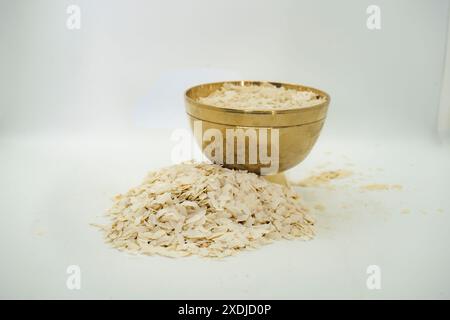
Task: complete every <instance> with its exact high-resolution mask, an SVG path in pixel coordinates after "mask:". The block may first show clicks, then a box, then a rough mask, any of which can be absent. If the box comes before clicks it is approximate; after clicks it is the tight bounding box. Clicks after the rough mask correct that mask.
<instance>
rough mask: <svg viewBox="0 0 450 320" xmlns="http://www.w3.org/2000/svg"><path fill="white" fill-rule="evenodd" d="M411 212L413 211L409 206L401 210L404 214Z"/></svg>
mask: <svg viewBox="0 0 450 320" xmlns="http://www.w3.org/2000/svg"><path fill="white" fill-rule="evenodd" d="M410 212H411V210H410V209H408V208H405V209H402V211H401V213H403V214H408V213H410Z"/></svg>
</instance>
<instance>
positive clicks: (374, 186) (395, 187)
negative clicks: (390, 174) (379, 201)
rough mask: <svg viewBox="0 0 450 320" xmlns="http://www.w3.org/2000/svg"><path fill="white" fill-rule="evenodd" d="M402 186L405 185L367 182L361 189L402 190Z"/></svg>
mask: <svg viewBox="0 0 450 320" xmlns="http://www.w3.org/2000/svg"><path fill="white" fill-rule="evenodd" d="M402 188H403V187H402V186H401V185H399V184H382V183H372V184H366V185H364V186H362V187H361V189H363V190H368V191H383V190H401V189H402Z"/></svg>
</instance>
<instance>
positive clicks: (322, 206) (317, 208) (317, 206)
mask: <svg viewBox="0 0 450 320" xmlns="http://www.w3.org/2000/svg"><path fill="white" fill-rule="evenodd" d="M314 209H316V210H319V211H325V209H326V207H325V206H324V205H323V204H320V203H318V204H316V205H315V206H314Z"/></svg>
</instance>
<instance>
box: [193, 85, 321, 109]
mask: <svg viewBox="0 0 450 320" xmlns="http://www.w3.org/2000/svg"><path fill="white" fill-rule="evenodd" d="M324 101H326V98H325V97H323V96H321V95H319V94H317V93H315V92H312V91H309V90H301V91H300V90H295V89H287V88H285V87H277V86H275V85H273V84H271V83H269V82H263V83H262V84H261V85H245V86H240V85H235V84H232V83H225V84H224V85H223V86H222V87H221V88H220V89H218V90H216V91H214V92H212V93H211V94H210V95H208V96H206V97H201V98H199V102H200V103H203V104H207V105H212V106H216V107H221V108H231V109H239V110H248V111H251V110H277V109H296V108H306V107H310V106H314V105H317V104H320V103H322V102H324Z"/></svg>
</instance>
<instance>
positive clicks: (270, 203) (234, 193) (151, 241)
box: [102, 162, 314, 257]
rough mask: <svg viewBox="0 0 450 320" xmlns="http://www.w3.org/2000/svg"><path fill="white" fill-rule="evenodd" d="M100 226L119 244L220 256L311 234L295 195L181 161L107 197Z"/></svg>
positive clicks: (261, 180)
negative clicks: (104, 221)
mask: <svg viewBox="0 0 450 320" xmlns="http://www.w3.org/2000/svg"><path fill="white" fill-rule="evenodd" d="M108 216H109V217H110V218H111V220H112V222H111V223H110V224H109V225H107V226H103V227H102V229H103V230H104V231H105V235H106V241H107V242H108V243H110V244H111V245H112V246H113V247H115V248H117V249H119V250H125V251H129V252H134V253H141V254H147V255H153V254H158V255H163V256H169V257H180V256H188V255H193V254H195V255H199V256H204V257H225V256H229V255H234V254H236V253H238V252H239V251H241V250H243V249H249V248H257V247H259V246H261V245H264V244H267V243H270V242H272V241H274V240H279V239H294V238H297V237H299V238H303V239H311V238H312V237H313V235H314V233H313V228H312V226H313V221H312V219H311V218H309V217H308V216H307V212H306V209H305V208H304V207H303V206H302V205H301V202H300V199H299V196H298V194H296V193H295V192H294V191H293V190H292V189H289V188H287V187H284V186H281V185H278V184H274V183H271V182H268V181H267V180H265V179H264V178H262V177H259V176H257V175H255V174H253V173H248V172H246V171H236V170H230V169H226V168H223V167H221V166H219V165H215V164H207V163H194V162H186V163H182V164H178V165H173V166H170V167H166V168H163V169H161V170H159V171H155V172H151V173H149V174H148V176H147V177H146V178H145V180H144V181H143V182H142V184H141V185H139V186H137V187H136V188H133V189H131V190H129V191H128V192H127V193H126V194H124V195H117V196H116V197H115V198H114V205H113V207H112V208H111V209H110V210H109V211H108Z"/></svg>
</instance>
